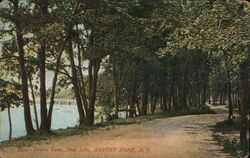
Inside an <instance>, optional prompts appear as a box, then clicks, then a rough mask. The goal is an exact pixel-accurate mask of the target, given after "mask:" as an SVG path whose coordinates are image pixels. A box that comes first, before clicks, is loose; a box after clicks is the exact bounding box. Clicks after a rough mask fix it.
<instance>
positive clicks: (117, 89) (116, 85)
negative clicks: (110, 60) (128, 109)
mask: <svg viewBox="0 0 250 158" xmlns="http://www.w3.org/2000/svg"><path fill="white" fill-rule="evenodd" d="M113 77H114V100H115V118H118V111H119V105H120V101H119V100H120V80H119V76H118V71H117V70H116V68H115V65H114V64H113Z"/></svg>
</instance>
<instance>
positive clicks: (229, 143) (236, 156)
mask: <svg viewBox="0 0 250 158" xmlns="http://www.w3.org/2000/svg"><path fill="white" fill-rule="evenodd" d="M240 121H241V120H240V119H238V118H236V119H234V120H233V123H232V122H230V121H228V120H224V121H222V122H218V123H216V125H215V128H214V138H215V139H216V141H217V142H218V143H219V144H220V145H221V146H223V152H225V153H229V154H230V155H232V157H233V158H243V157H244V156H247V155H248V154H249V151H243V150H241V148H240V143H239V141H240ZM247 125H249V120H248V123H247ZM247 129H249V127H247ZM248 133H249V131H248ZM248 140H249V139H248ZM247 144H249V142H248V143H247ZM247 149H249V148H247Z"/></svg>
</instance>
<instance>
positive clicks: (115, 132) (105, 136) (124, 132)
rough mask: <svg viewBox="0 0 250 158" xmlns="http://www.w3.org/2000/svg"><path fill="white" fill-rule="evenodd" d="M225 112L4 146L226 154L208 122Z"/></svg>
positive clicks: (160, 157) (96, 155)
mask: <svg viewBox="0 0 250 158" xmlns="http://www.w3.org/2000/svg"><path fill="white" fill-rule="evenodd" d="M226 117H227V115H224V114H208V115H194V116H180V117H172V118H165V119H157V120H152V121H148V122H144V123H141V124H133V125H126V126H115V127H114V128H112V127H110V128H109V129H107V128H103V129H101V130H96V131H92V132H90V133H88V134H87V135H75V136H70V137H66V138H61V139H52V140H46V141H41V142H40V143H38V144H35V145H33V146H31V147H28V148H4V149H1V150H2V154H4V156H5V157H7V158H71V157H72V158H226V157H229V156H228V155H226V154H223V153H222V152H221V151H220V150H221V147H220V146H218V145H217V143H216V141H215V140H213V138H212V134H213V133H212V131H211V130H210V128H211V127H210V126H211V125H214V124H215V122H217V121H220V120H223V119H224V118H226Z"/></svg>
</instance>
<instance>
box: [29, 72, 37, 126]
mask: <svg viewBox="0 0 250 158" xmlns="http://www.w3.org/2000/svg"><path fill="white" fill-rule="evenodd" d="M29 84H30V89H31V95H32V101H33V106H34V114H35V121H36V129H37V130H38V129H39V123H38V116H37V109H36V98H35V92H34V87H33V84H32V78H31V75H30V76H29Z"/></svg>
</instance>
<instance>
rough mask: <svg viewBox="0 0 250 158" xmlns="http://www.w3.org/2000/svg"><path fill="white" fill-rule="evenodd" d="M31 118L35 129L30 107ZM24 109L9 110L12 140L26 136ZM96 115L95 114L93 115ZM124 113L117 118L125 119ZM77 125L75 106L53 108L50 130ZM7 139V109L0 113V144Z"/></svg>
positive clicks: (32, 110) (32, 112)
mask: <svg viewBox="0 0 250 158" xmlns="http://www.w3.org/2000/svg"><path fill="white" fill-rule="evenodd" d="M30 108H31V117H32V121H33V127H34V128H36V124H35V116H34V107H33V106H31V107H30ZM37 112H38V121H39V124H40V106H39V104H38V105H37ZM23 113H24V109H23V107H22V106H20V107H18V108H11V117H12V119H11V120H12V138H18V137H22V136H25V135H26V130H25V124H24V114H23ZM95 115H97V114H95ZM125 117H126V113H125V112H122V113H119V118H125ZM98 122H101V120H100V119H96V120H95V123H98ZM76 125H78V111H77V106H76V105H72V104H71V105H68V104H65V105H64V104H60V105H55V106H54V111H53V117H52V124H51V129H52V130H57V129H66V128H68V127H74V126H76ZM8 138H9V119H8V112H7V109H6V110H4V111H0V142H1V141H5V140H8Z"/></svg>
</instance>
